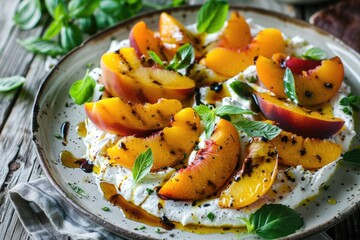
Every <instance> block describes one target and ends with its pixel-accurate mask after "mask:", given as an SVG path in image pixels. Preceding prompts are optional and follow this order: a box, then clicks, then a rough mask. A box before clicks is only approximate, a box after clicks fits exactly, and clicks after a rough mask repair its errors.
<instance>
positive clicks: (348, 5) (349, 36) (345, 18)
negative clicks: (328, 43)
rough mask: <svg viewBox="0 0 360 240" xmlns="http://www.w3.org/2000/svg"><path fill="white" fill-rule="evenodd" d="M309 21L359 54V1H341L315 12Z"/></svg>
mask: <svg viewBox="0 0 360 240" xmlns="http://www.w3.org/2000/svg"><path fill="white" fill-rule="evenodd" d="M309 21H310V23H312V24H314V25H315V26H317V27H320V28H322V29H324V30H326V31H328V32H330V33H331V34H333V35H334V36H336V37H338V38H340V39H342V40H343V41H344V42H345V43H346V44H348V45H349V46H350V47H352V48H353V49H355V50H356V51H358V52H359V53H360V1H341V2H339V3H337V4H335V5H331V6H329V7H327V8H325V9H322V10H320V11H318V12H316V13H315V14H314V15H312V16H311V18H310V20H309Z"/></svg>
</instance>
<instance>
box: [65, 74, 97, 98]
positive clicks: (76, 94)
mask: <svg viewBox="0 0 360 240" xmlns="http://www.w3.org/2000/svg"><path fill="white" fill-rule="evenodd" d="M95 86H96V82H95V80H94V79H93V78H92V77H90V76H89V74H88V72H87V73H86V75H85V77H84V78H83V79H81V80H78V81H76V82H74V83H73V84H72V85H71V87H70V90H69V94H70V97H71V98H72V100H73V101H74V102H75V103H76V104H78V105H81V104H84V103H85V102H88V101H90V100H91V98H92V96H93V94H94V89H95Z"/></svg>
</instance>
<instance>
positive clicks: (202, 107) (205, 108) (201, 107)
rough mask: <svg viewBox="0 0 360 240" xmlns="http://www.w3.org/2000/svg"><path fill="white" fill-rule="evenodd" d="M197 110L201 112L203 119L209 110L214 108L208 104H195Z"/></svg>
mask: <svg viewBox="0 0 360 240" xmlns="http://www.w3.org/2000/svg"><path fill="white" fill-rule="evenodd" d="M193 108H194V110H195V112H196V113H197V114H199V116H200V118H201V119H204V117H205V115H206V114H208V113H209V112H211V111H212V110H211V109H210V108H209V107H208V106H206V105H199V106H194V107H193Z"/></svg>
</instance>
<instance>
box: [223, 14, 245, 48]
mask: <svg viewBox="0 0 360 240" xmlns="http://www.w3.org/2000/svg"><path fill="white" fill-rule="evenodd" d="M251 39H252V37H251V32H250V27H249V25H248V24H247V22H246V20H245V18H243V17H242V16H241V15H240V14H239V13H238V12H232V13H231V15H230V18H229V20H228V24H227V26H226V28H225V30H224V32H223V34H222V35H221V36H220V39H219V43H218V45H219V47H223V48H228V49H242V48H244V47H246V46H247V45H248V44H249V43H250V42H251Z"/></svg>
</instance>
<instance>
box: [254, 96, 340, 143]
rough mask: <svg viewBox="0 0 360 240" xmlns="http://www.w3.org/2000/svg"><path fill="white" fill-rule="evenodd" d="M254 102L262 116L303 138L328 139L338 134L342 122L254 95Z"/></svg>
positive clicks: (281, 100)
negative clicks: (256, 103) (255, 101)
mask: <svg viewBox="0 0 360 240" xmlns="http://www.w3.org/2000/svg"><path fill="white" fill-rule="evenodd" d="M255 95H256V100H257V102H258V105H259V107H260V109H261V112H262V113H263V114H264V116H265V117H266V118H267V119H269V120H273V121H275V122H277V123H278V124H279V127H280V128H281V129H283V130H285V131H290V132H293V133H295V134H297V135H300V136H303V137H312V138H328V137H330V136H332V135H333V134H335V133H336V132H338V131H339V130H340V129H341V128H342V126H343V125H344V120H342V119H340V118H336V117H333V116H330V115H326V114H321V113H319V112H317V111H312V110H309V109H306V108H303V107H300V106H298V105H296V104H294V103H292V102H289V101H286V100H285V99H280V98H277V97H275V96H271V95H270V94H267V93H256V94H255Z"/></svg>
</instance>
